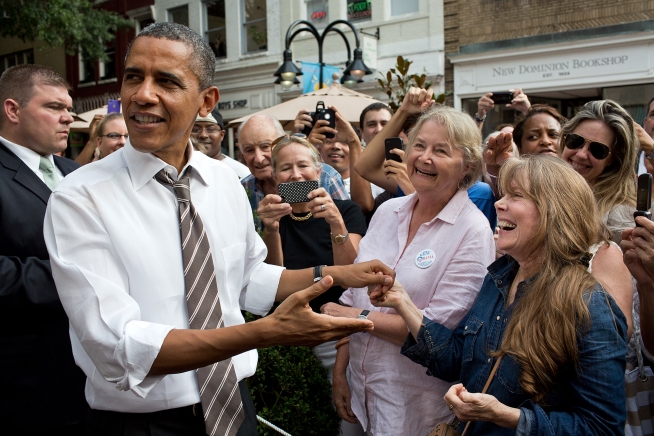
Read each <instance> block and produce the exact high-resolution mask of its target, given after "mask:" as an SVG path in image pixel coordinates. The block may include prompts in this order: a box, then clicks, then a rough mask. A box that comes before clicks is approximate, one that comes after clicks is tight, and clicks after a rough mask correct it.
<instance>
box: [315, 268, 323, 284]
mask: <svg viewBox="0 0 654 436" xmlns="http://www.w3.org/2000/svg"><path fill="white" fill-rule="evenodd" d="M323 266H325V265H317V266H314V267H313V282H314V283H317V282H319V281H320V280H322V267H323Z"/></svg>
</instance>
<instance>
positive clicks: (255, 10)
mask: <svg viewBox="0 0 654 436" xmlns="http://www.w3.org/2000/svg"><path fill="white" fill-rule="evenodd" d="M241 4H242V7H243V9H242V16H243V51H244V52H245V53H255V52H258V51H265V50H268V26H267V21H266V0H242V2H241Z"/></svg>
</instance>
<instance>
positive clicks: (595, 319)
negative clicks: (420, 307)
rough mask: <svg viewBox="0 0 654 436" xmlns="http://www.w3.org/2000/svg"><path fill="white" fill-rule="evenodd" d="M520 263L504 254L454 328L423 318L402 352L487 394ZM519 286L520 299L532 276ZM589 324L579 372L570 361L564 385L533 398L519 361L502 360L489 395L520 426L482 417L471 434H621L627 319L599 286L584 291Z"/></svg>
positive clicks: (436, 372)
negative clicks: (514, 413) (514, 411)
mask: <svg viewBox="0 0 654 436" xmlns="http://www.w3.org/2000/svg"><path fill="white" fill-rule="evenodd" d="M518 267H519V266H518V263H517V262H516V261H515V260H513V259H512V258H511V257H509V256H504V257H502V258H500V259H498V260H497V261H495V262H494V263H493V264H491V265H490V266H489V267H488V274H487V275H486V278H485V279H484V283H483V285H482V288H481V291H480V292H479V295H478V296H477V300H476V301H475V303H474V305H473V306H472V308H471V309H470V311H469V312H468V314H467V315H466V316H465V318H463V320H462V321H461V323H460V324H459V325H458V326H457V327H456V329H455V330H454V331H451V330H449V329H447V328H446V327H444V326H442V325H440V324H438V323H436V322H433V321H431V320H429V319H427V318H424V319H423V326H422V327H421V328H420V332H419V334H418V338H417V341H416V340H414V338H413V336H412V335H409V337H408V338H407V340H406V342H405V343H404V346H403V347H402V354H404V355H405V356H407V357H409V358H410V359H411V360H413V361H414V362H416V363H419V364H421V365H423V366H425V367H426V368H427V374H429V375H433V376H434V377H438V378H440V379H443V380H446V381H451V382H453V381H456V380H460V381H461V383H463V385H464V386H465V387H466V389H467V390H468V391H469V392H481V391H482V389H483V388H484V385H485V384H486V381H487V380H488V376H489V375H490V372H491V369H492V368H493V365H494V363H495V358H493V357H492V356H491V355H490V353H489V351H495V350H497V349H498V348H499V347H500V345H501V341H502V336H503V334H504V330H505V328H506V326H507V324H508V321H509V319H510V317H511V312H512V310H513V307H514V304H511V306H509V307H508V308H505V306H506V304H505V303H506V299H507V297H508V294H509V288H510V286H511V283H512V281H513V278H514V277H515V275H516V274H517V271H518ZM531 280H532V279H530V280H527V281H525V282H521V283H520V284H519V285H518V291H517V292H516V297H515V299H516V301H517V300H519V299H520V298H521V297H523V296H524V295H525V291H526V288H527V286H528V284H529V282H530V281H531ZM584 301H585V302H586V304H587V306H588V309H589V312H590V325H589V327H588V329H587V330H586V331H585V332H580V333H579V334H578V336H577V346H578V350H579V370H577V369H576V368H575V367H574V366H572V364H571V365H570V367H569V368H567V369H564V370H563V371H562V374H561V375H560V376H559V383H557V384H556V387H554V388H552V389H551V390H550V392H548V393H547V394H546V395H545V398H544V401H543V404H545V405H541V404H536V403H534V402H533V401H532V400H531V399H530V397H529V396H528V395H527V394H526V393H525V392H524V391H523V390H522V387H521V386H520V381H519V376H520V371H521V369H520V364H519V363H518V361H517V360H515V359H514V358H513V357H512V356H510V355H505V356H504V357H503V358H502V361H501V362H500V365H499V368H498V370H497V373H496V374H495V378H494V379H493V381H492V383H491V385H490V387H489V389H488V391H487V394H489V395H492V396H494V397H495V398H497V399H498V400H499V401H500V402H501V403H503V404H505V405H507V406H510V407H515V408H519V409H520V420H519V423H518V427H517V429H515V430H514V429H507V428H503V427H500V426H497V425H495V424H493V423H490V422H482V421H477V422H473V423H472V424H471V425H470V429H469V430H468V433H467V435H468V436H472V435H513V434H517V435H577V436H579V435H590V434H592V435H612V436H614V435H623V434H624V425H625V419H626V406H625V389H624V370H625V354H626V347H627V345H626V339H627V323H626V319H625V317H624V315H623V314H622V312H621V311H620V309H619V308H618V306H617V304H616V303H615V301H613V298H611V296H609V294H608V293H607V292H606V291H605V290H604V289H602V287H601V286H600V285H599V284H598V285H596V286H595V287H594V288H593V289H591V290H589V291H587V292H586V293H585V294H584Z"/></svg>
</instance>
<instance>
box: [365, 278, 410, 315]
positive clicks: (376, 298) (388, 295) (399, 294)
mask: <svg viewBox="0 0 654 436" xmlns="http://www.w3.org/2000/svg"><path fill="white" fill-rule="evenodd" d="M368 295H369V296H370V304H372V305H373V306H375V307H392V308H393V309H395V310H396V311H397V309H398V308H399V307H400V306H402V304H403V303H404V301H405V299H409V300H410V298H409V295H408V294H407V293H406V291H405V290H404V287H403V286H402V284H401V283H400V282H398V281H397V280H395V283H394V284H393V286H392V287H390V288H389V287H388V286H380V285H373V286H368Z"/></svg>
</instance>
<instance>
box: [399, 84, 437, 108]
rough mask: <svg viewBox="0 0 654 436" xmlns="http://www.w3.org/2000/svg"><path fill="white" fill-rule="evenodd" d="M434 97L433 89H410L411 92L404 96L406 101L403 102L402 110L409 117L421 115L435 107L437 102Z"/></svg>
mask: <svg viewBox="0 0 654 436" xmlns="http://www.w3.org/2000/svg"><path fill="white" fill-rule="evenodd" d="M433 97H434V90H433V89H431V88H429V89H422V88H415V87H411V88H409V92H408V93H407V94H406V95H405V96H404V100H402V106H400V110H401V111H403V112H405V113H406V114H408V115H418V114H421V113H422V112H425V111H426V110H427V109H429V108H430V107H432V106H433V105H434V103H435V101H434V99H433Z"/></svg>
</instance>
